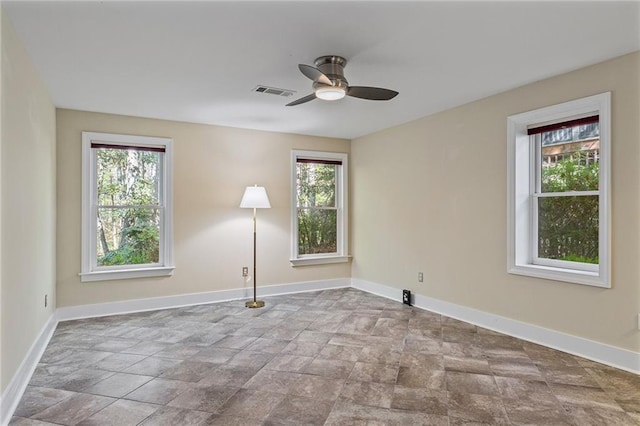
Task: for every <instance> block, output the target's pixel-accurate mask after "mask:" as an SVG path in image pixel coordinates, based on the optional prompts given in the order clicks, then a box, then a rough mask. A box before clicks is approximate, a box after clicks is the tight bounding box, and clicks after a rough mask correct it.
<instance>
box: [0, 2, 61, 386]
mask: <svg viewBox="0 0 640 426" xmlns="http://www.w3.org/2000/svg"><path fill="white" fill-rule="evenodd" d="M1 32H2V86H1V87H2V145H1V154H0V157H1V161H2V172H1V176H2V177H1V178H0V181H1V183H2V187H1V192H0V194H1V196H0V199H1V206H2V207H1V208H2V213H1V218H2V225H1V229H2V248H1V253H2V257H1V259H0V262H1V265H0V267H1V270H2V273H1V277H2V278H1V280H2V281H1V286H2V302H1V305H2V314H1V315H2V353H1V358H2V361H1V376H2V377H1V379H0V384H1V388H2V391H3V392H4V390H5V389H6V387H7V385H8V383H9V381H10V380H11V378H12V377H13V375H14V374H15V372H16V370H17V368H18V366H19V365H20V363H21V362H22V359H23V358H24V356H25V355H26V354H27V351H28V350H29V348H30V347H31V345H32V344H33V342H34V341H35V339H36V338H37V336H38V335H39V333H40V331H41V330H42V328H43V326H44V324H45V322H46V321H47V320H48V319H49V317H50V316H51V314H52V313H53V310H54V308H55V291H56V289H55V205H56V199H55V196H56V189H55V188H56V170H55V166H56V163H55V154H56V152H55V136H56V129H55V125H56V122H55V108H54V106H53V103H52V102H51V99H50V98H49V95H48V94H47V91H46V89H45V87H44V85H43V84H42V82H41V80H40V78H39V76H38V74H37V72H36V70H35V68H34V66H33V65H32V63H31V62H30V60H29V58H28V56H27V54H26V52H25V50H24V48H23V46H22V44H21V42H20V41H19V40H18V38H17V35H16V34H15V32H14V30H13V28H12V26H11V23H10V22H9V20H8V18H7V16H6V15H5V14H4V13H3V14H2V31H1ZM45 294H48V295H49V306H48V307H47V308H45V307H44V295H45Z"/></svg>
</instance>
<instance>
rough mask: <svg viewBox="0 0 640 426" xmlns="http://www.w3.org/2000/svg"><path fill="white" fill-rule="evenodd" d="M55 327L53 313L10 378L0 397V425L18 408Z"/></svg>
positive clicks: (6, 421)
mask: <svg viewBox="0 0 640 426" xmlns="http://www.w3.org/2000/svg"><path fill="white" fill-rule="evenodd" d="M57 325H58V320H57V318H56V314H55V312H54V313H53V314H51V316H50V317H49V319H48V320H47V322H46V323H45V324H44V327H42V331H40V334H39V335H38V337H37V338H36V340H35V341H34V342H33V344H32V345H31V348H29V350H28V351H27V354H26V356H25V357H24V359H23V360H22V362H21V363H20V366H19V367H18V370H17V371H16V373H15V374H14V375H13V377H12V378H11V381H10V382H9V385H8V386H7V388H6V389H5V391H4V392H3V393H2V396H0V425H6V424H9V421H10V420H11V416H12V415H13V413H14V411H15V410H16V408H17V407H18V403H19V402H20V399H21V398H22V395H23V394H24V391H25V390H26V388H27V384H28V383H29V380H31V375H32V374H33V372H34V371H35V369H36V366H37V365H38V362H39V361H40V358H41V357H42V354H43V353H44V350H45V349H46V348H47V345H48V344H49V340H51V336H53V332H54V331H55V329H56V326H57Z"/></svg>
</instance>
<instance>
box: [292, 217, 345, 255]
mask: <svg viewBox="0 0 640 426" xmlns="http://www.w3.org/2000/svg"><path fill="white" fill-rule="evenodd" d="M336 230H337V210H315V209H298V254H317V253H336V252H337V246H336V240H337V231H336Z"/></svg>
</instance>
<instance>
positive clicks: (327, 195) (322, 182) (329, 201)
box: [296, 163, 338, 207]
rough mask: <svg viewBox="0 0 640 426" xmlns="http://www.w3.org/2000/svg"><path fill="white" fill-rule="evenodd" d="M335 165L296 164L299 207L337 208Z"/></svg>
mask: <svg viewBox="0 0 640 426" xmlns="http://www.w3.org/2000/svg"><path fill="white" fill-rule="evenodd" d="M337 167H338V166H336V165H334V164H316V163H296V175H297V177H298V182H297V190H298V207H335V206H336V168H337Z"/></svg>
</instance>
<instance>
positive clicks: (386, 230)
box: [351, 52, 640, 352]
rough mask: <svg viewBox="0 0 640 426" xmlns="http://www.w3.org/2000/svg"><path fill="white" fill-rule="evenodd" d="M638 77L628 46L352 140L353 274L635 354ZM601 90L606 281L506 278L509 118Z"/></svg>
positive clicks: (639, 237)
mask: <svg viewBox="0 0 640 426" xmlns="http://www.w3.org/2000/svg"><path fill="white" fill-rule="evenodd" d="M639 76H640V53H637V52H636V53H634V54H630V55H626V56H623V57H620V58H617V59H614V60H611V61H608V62H604V63H601V64H598V65H594V66H591V67H588V68H584V69H581V70H578V71H574V72H571V73H568V74H564V75H561V76H557V77H554V78H550V79H548V80H544V81H540V82H537V83H534V84H531V85H528V86H524V87H521V88H517V89H514V90H511V91H508V92H506V93H502V94H499V95H496V96H493V97H490V98H486V99H483V100H480V101H477V102H473V103H470V104H467V105H464V106H461V107H458V108H455V109H451V110H448V111H445V112H442V113H439V114H436V115H433V116H430V117H426V118H423V119H420V120H416V121H413V122H410V123H407V124H405V125H402V126H398V127H395V128H391V129H387V130H384V131H381V132H378V133H375V134H372V135H369V136H366V137H363V138H360V139H357V140H354V141H352V145H351V150H352V163H351V165H352V169H351V177H352V188H353V190H352V199H351V206H352V217H353V221H352V235H353V240H352V242H353V244H352V251H353V253H354V262H353V265H352V276H353V278H360V279H365V280H369V281H372V282H376V283H380V284H386V285H389V286H393V287H397V288H408V289H410V290H412V291H413V292H415V293H418V294H422V295H426V296H430V297H434V298H437V299H441V300H444V301H448V302H452V303H456V304H460V305H464V306H467V307H471V308H475V309H479V310H482V311H486V312H490V313H493V314H497V315H501V316H505V317H508V318H513V319H517V320H520V321H524V322H527V323H531V324H536V325H539V326H542V327H546V328H550V329H553V330H557V331H561V332H565V333H569V334H572V335H575V336H580V337H584V338H588V339H592V340H595V341H598V342H602V343H606V344H610V345H613V346H617V347H620V348H624V349H628V350H632V351H636V352H637V351H640V331H638V330H637V328H636V327H637V315H638V312H640V267H639V266H638V265H639V264H640V262H639V259H640V248H639V243H640V228H639V225H638V224H639V222H640V220H639V218H640V205H639V203H640V166H639V165H640V143H639V139H640V124H639V123H640V120H638V117H640V106H639V102H640V90H639V81H638V79H639ZM606 91H611V92H612V138H613V139H612V151H613V153H612V155H613V157H612V185H613V195H612V202H613V212H612V213H613V215H612V218H613V219H612V223H613V239H612V243H613V245H612V247H613V249H612V252H613V264H612V270H613V274H612V275H613V288H612V289H602V288H595V287H588V286H583V285H577V284H568V283H563V282H557V281H548V280H543V279H535V278H528V277H522V276H516V275H510V274H507V272H506V270H507V265H506V259H507V254H506V245H507V244H506V242H507V235H506V232H507V225H506V211H507V204H506V203H507V200H506V176H507V163H506V159H507V153H506V150H507V142H506V118H507V116H509V115H512V114H516V113H520V112H524V111H529V110H532V109H536V108H540V107H544V106H548V105H552V104H556V103H560V102H563V101H568V100H572V99H576V98H581V97H585V96H588V95H593V94H597V93H601V92H606ZM418 271H423V272H424V274H425V282H424V283H418V282H417V273H418Z"/></svg>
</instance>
